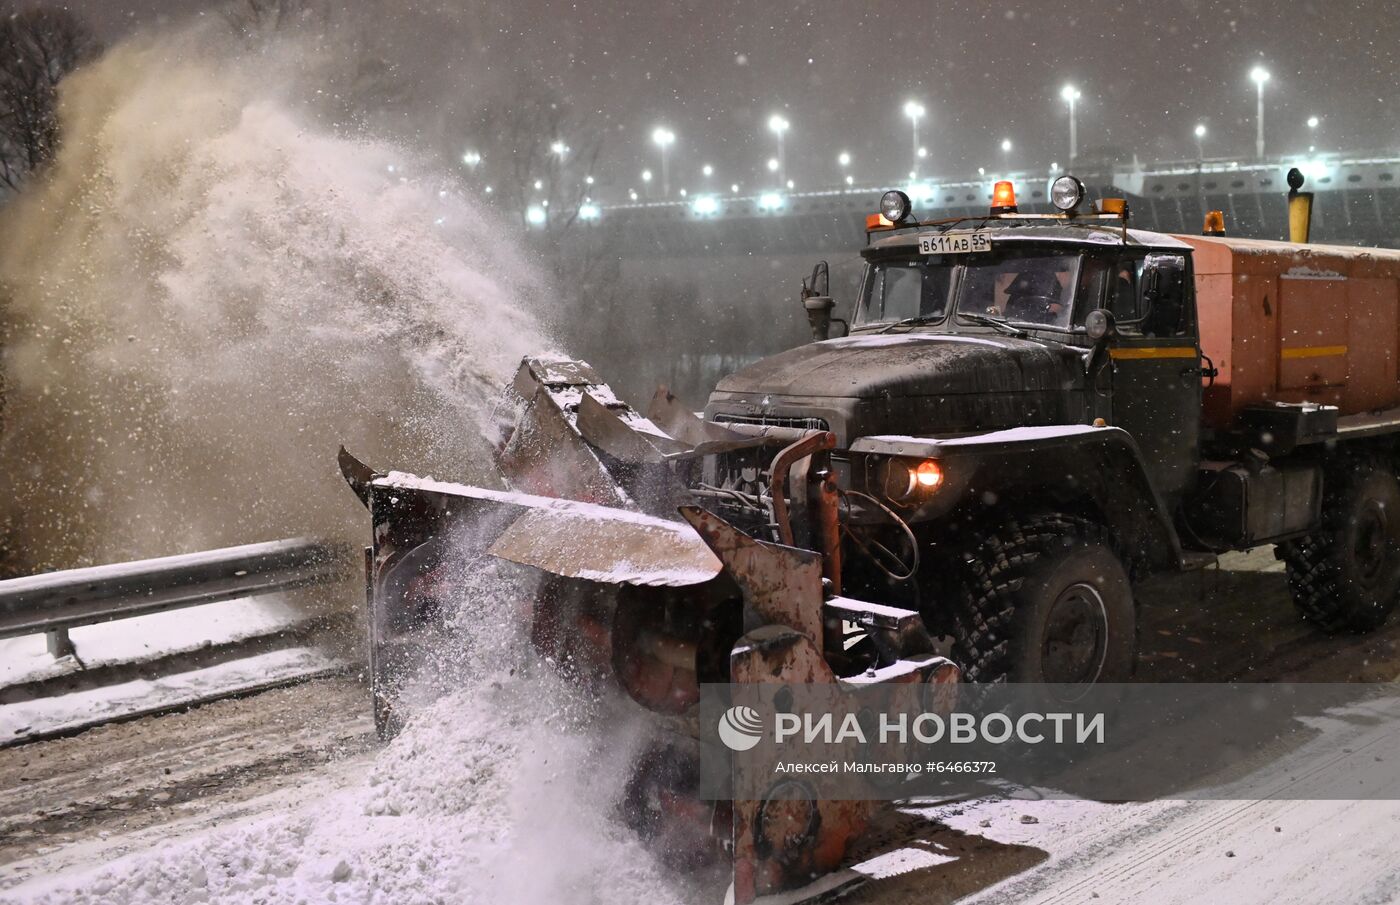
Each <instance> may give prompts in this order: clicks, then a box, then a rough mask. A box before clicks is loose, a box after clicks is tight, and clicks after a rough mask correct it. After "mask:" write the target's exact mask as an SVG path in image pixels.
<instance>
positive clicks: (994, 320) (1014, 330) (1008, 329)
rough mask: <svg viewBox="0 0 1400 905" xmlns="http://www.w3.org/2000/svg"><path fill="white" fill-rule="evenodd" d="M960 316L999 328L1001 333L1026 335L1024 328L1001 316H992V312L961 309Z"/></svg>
mask: <svg viewBox="0 0 1400 905" xmlns="http://www.w3.org/2000/svg"><path fill="white" fill-rule="evenodd" d="M958 317H961V318H966V319H967V320H970V321H972V322H973V323H974V324H982V325H983V326H985V327H991V328H992V329H994V330H997V331H999V332H1001V333H1005V334H1006V335H1007V336H1025V335H1026V331H1025V330H1022V329H1021V328H1019V327H1013V326H1011V325H1010V324H1009V323H1007V322H1006V321H1004V320H1002V319H1001V318H999V317H992V316H991V315H990V314H977V313H976V312H973V311H959V312H958Z"/></svg>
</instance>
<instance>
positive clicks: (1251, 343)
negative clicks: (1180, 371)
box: [1177, 236, 1400, 429]
mask: <svg viewBox="0 0 1400 905" xmlns="http://www.w3.org/2000/svg"><path fill="white" fill-rule="evenodd" d="M1177 238H1179V239H1181V240H1183V241H1185V242H1187V243H1189V244H1190V245H1191V246H1192V247H1193V248H1194V250H1195V252H1194V256H1193V257H1194V259H1195V271H1196V298H1197V302H1196V304H1197V309H1198V311H1199V317H1200V329H1201V349H1202V351H1203V352H1204V353H1205V354H1206V355H1208V356H1210V358H1211V359H1212V361H1213V362H1214V364H1215V367H1217V368H1218V369H1219V370H1220V373H1219V375H1218V376H1217V377H1216V378H1215V381H1214V384H1213V385H1212V386H1209V387H1207V388H1206V389H1205V391H1204V398H1203V406H1204V411H1203V418H1204V422H1205V424H1206V426H1208V427H1213V428H1218V429H1224V428H1228V427H1229V426H1230V425H1231V423H1232V422H1233V420H1234V418H1235V416H1236V415H1237V414H1238V413H1239V411H1240V410H1241V409H1242V408H1244V407H1245V406H1247V405H1251V404H1254V403H1260V402H1315V403H1319V404H1324V405H1334V406H1337V407H1338V409H1339V410H1340V414H1342V415H1349V414H1357V413H1361V412H1369V411H1375V410H1377V409H1386V408H1393V407H1397V406H1400V385H1397V382H1396V359H1397V345H1400V293H1398V292H1397V283H1400V251H1394V250H1390V249H1376V248H1348V247H1342V246H1328V245H1306V246H1300V245H1293V244H1290V243H1287V242H1271V241H1265V240H1259V239H1235V238H1226V237H1215V236H1178V237H1177Z"/></svg>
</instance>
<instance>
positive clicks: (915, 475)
mask: <svg viewBox="0 0 1400 905" xmlns="http://www.w3.org/2000/svg"><path fill="white" fill-rule="evenodd" d="M884 485H885V486H884V492H885V497H886V498H887V499H891V500H897V501H899V502H905V501H907V500H910V499H912V498H914V497H917V496H924V495H926V494H930V493H933V492H934V491H935V490H937V489H938V488H939V487H941V486H942V485H943V466H942V465H940V464H939V463H938V462H937V461H935V460H934V459H922V460H918V459H890V460H888V461H887V462H886V463H885V480H884Z"/></svg>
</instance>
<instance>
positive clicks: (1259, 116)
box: [1249, 66, 1269, 160]
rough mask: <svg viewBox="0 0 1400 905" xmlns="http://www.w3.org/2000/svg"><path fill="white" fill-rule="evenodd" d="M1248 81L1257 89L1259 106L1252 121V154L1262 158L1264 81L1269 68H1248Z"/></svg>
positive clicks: (1267, 78) (1267, 75) (1266, 78)
mask: <svg viewBox="0 0 1400 905" xmlns="http://www.w3.org/2000/svg"><path fill="white" fill-rule="evenodd" d="M1249 78H1250V81H1252V82H1254V84H1255V86H1256V87H1257V88H1258V89H1259V106H1258V107H1257V108H1256V111H1255V117H1254V123H1255V132H1254V156H1255V157H1258V158H1259V159H1260V160H1263V159H1264V83H1265V82H1267V81H1268V80H1269V70H1267V69H1265V68H1264V67H1263V66H1255V67H1254V68H1253V69H1251V70H1249Z"/></svg>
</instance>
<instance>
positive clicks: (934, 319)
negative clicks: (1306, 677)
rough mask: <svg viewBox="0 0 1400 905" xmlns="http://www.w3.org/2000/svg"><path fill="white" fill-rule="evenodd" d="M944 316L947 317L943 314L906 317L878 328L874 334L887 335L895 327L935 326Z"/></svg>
mask: <svg viewBox="0 0 1400 905" xmlns="http://www.w3.org/2000/svg"><path fill="white" fill-rule="evenodd" d="M946 316H947V315H943V314H921V315H919V316H918V317H906V318H905V319H904V320H900V321H895V322H894V323H892V324H888V325H886V326H884V327H882V328H880V329H879V330H876V331H875V332H876V333H888V332H890V331H891V330H893V329H894V328H895V327H917V326H919V325H920V324H936V323H938V322H939V321H941V320H943V318H944V317H946Z"/></svg>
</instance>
